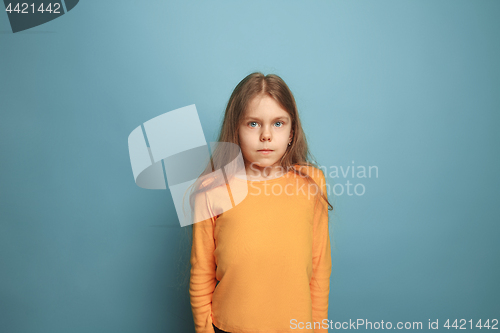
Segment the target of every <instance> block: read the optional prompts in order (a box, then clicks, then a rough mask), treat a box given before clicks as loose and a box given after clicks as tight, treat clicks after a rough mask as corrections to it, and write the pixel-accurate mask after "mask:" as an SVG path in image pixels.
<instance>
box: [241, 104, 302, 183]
mask: <svg viewBox="0 0 500 333" xmlns="http://www.w3.org/2000/svg"><path fill="white" fill-rule="evenodd" d="M238 135H239V140H240V148H241V151H242V154H243V158H244V160H245V167H246V168H247V172H248V173H250V174H253V175H257V174H259V173H260V174H262V172H263V170H264V168H266V167H267V170H268V171H269V169H275V168H276V167H279V166H280V160H281V157H282V156H283V155H284V154H285V151H286V149H287V147H288V143H289V142H291V140H292V137H293V133H292V124H291V118H290V115H289V114H288V112H287V111H286V110H285V109H283V108H282V107H281V106H280V105H279V103H278V102H276V101H275V100H274V99H273V98H272V97H270V96H269V95H258V96H257V97H255V98H254V99H252V101H251V102H250V104H249V105H248V109H247V111H246V113H245V114H244V115H243V117H242V121H241V123H240V126H239V129H238ZM263 149H268V150H270V151H263ZM249 168H250V170H249Z"/></svg>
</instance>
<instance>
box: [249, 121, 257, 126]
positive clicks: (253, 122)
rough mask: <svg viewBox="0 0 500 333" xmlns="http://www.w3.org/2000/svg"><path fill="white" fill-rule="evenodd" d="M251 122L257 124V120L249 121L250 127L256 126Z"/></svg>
mask: <svg viewBox="0 0 500 333" xmlns="http://www.w3.org/2000/svg"><path fill="white" fill-rule="evenodd" d="M251 124H257V122H255V121H251V122H249V123H248V125H250V127H254V126H252V125H251Z"/></svg>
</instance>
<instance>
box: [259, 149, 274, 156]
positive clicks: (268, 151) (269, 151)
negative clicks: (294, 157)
mask: <svg viewBox="0 0 500 333" xmlns="http://www.w3.org/2000/svg"><path fill="white" fill-rule="evenodd" d="M257 151H258V152H259V153H261V154H264V155H266V154H270V153H272V152H273V150H271V149H261V150H257Z"/></svg>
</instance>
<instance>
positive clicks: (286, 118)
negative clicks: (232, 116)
mask: <svg viewBox="0 0 500 333" xmlns="http://www.w3.org/2000/svg"><path fill="white" fill-rule="evenodd" d="M249 120H261V119H260V118H257V117H245V118H243V121H249ZM274 120H285V121H290V118H289V117H287V116H282V117H276V118H274V119H273V121H274Z"/></svg>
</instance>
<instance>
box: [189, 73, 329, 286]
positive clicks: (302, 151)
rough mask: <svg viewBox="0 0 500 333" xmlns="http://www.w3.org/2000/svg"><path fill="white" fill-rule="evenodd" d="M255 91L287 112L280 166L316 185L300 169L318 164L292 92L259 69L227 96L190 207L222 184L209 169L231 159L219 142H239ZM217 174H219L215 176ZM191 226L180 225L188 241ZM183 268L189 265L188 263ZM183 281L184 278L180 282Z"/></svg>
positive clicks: (324, 196) (323, 195) (232, 152)
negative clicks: (288, 141) (287, 134)
mask: <svg viewBox="0 0 500 333" xmlns="http://www.w3.org/2000/svg"><path fill="white" fill-rule="evenodd" d="M259 95H268V96H270V97H272V98H273V99H274V100H275V101H276V102H278V104H279V105H280V106H281V107H282V108H283V109H284V110H286V111H287V112H288V114H289V116H290V118H291V125H292V130H291V131H292V133H293V137H292V141H291V144H290V145H289V146H287V149H286V151H285V153H284V155H283V157H282V158H281V161H280V164H281V168H282V170H283V169H284V170H286V171H293V173H295V174H296V175H298V176H300V177H302V178H304V179H306V180H307V182H308V183H313V184H316V186H319V185H318V184H317V183H316V182H315V181H314V179H313V178H312V177H311V176H310V175H311V172H304V171H303V169H304V168H305V169H306V170H316V169H318V170H319V169H321V168H320V167H319V166H318V164H317V162H316V160H315V158H314V156H313V155H312V154H311V152H310V151H309V147H308V144H307V140H306V135H305V133H304V131H303V129H302V124H301V122H300V118H299V113H298V110H297V105H296V102H295V98H294V96H293V94H292V92H291V91H290V89H289V87H288V85H287V84H286V83H285V81H283V79H282V78H281V77H279V76H278V75H276V74H268V75H264V74H262V73H260V72H254V73H251V74H249V75H247V76H246V77H245V78H244V79H243V80H241V81H240V82H239V83H238V85H236V87H235V88H234V90H233V92H232V94H231V97H230V98H229V101H228V103H227V105H226V110H225V113H224V119H223V121H222V124H221V127H220V129H219V135H218V138H217V142H218V143H221V145H220V146H219V145H218V146H216V148H215V149H214V151H213V152H212V156H211V157H210V161H209V162H208V163H207V165H206V167H205V170H204V171H203V173H202V174H201V175H200V177H199V178H198V180H196V181H195V183H194V184H193V188H194V191H193V192H192V193H191V195H190V197H189V200H190V204H191V207H194V198H195V196H196V195H197V194H198V193H200V192H203V191H208V190H210V189H211V188H213V187H216V186H219V185H220V184H224V181H225V180H224V179H223V178H222V176H220V175H221V174H220V173H219V176H216V175H214V172H213V171H215V170H223V169H224V167H225V166H227V163H228V162H229V161H232V160H234V158H235V157H236V154H237V153H238V151H237V150H235V149H228V147H227V146H225V145H223V143H233V144H235V145H236V146H235V147H239V146H240V142H239V136H238V130H239V126H240V124H241V120H242V118H243V116H244V115H245V112H246V110H247V108H248V106H249V105H250V102H251V101H252V100H253V99H254V98H255V97H257V96H259ZM311 167H313V168H311ZM323 172H324V173H325V181H326V170H324V171H323ZM209 175H210V179H207V178H206V177H205V176H209ZM318 176H319V175H318ZM217 177H219V178H218V179H217ZM320 193H321V198H322V199H323V200H324V201H325V202H326V203H327V205H328V210H329V211H330V210H333V206H332V205H331V204H330V202H329V201H328V196H327V193H323V191H322V189H321V190H320ZM192 227H193V225H192V224H191V225H189V226H187V227H184V229H185V230H186V232H187V234H188V239H189V241H190V242H192V236H190V235H192ZM191 244H192V243H191ZM185 259H186V258H184V259H183V260H184V263H185V262H186V261H188V262H189V260H185ZM187 268H189V265H188V266H187ZM184 276H187V278H189V274H185V275H184ZM185 282H186V279H185V280H184V281H183V283H185ZM188 288H189V284H188Z"/></svg>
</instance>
